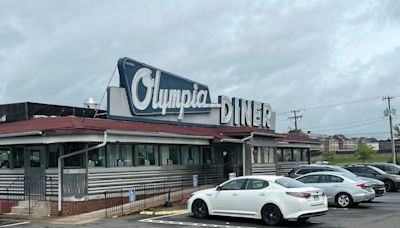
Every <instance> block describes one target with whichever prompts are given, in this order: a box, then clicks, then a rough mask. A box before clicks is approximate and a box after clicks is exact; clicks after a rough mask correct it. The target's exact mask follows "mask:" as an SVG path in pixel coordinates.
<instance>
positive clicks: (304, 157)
mask: <svg viewBox="0 0 400 228" xmlns="http://www.w3.org/2000/svg"><path fill="white" fill-rule="evenodd" d="M301 150H302V161H308V153H309V150H308V149H301Z"/></svg>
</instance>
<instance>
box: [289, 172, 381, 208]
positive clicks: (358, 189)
mask: <svg viewBox="0 0 400 228" xmlns="http://www.w3.org/2000/svg"><path fill="white" fill-rule="evenodd" d="M296 180H298V181H301V182H303V183H304V184H306V185H309V186H312V187H316V188H320V189H323V190H324V192H325V194H326V195H327V197H328V202H329V203H331V204H336V205H337V206H339V207H350V206H352V205H357V204H358V203H361V202H364V201H370V200H372V199H374V198H375V191H374V189H373V188H372V185H371V182H368V181H365V180H362V179H359V178H357V177H352V176H349V175H346V174H343V173H339V172H315V173H309V174H306V175H304V176H301V177H298V178H296Z"/></svg>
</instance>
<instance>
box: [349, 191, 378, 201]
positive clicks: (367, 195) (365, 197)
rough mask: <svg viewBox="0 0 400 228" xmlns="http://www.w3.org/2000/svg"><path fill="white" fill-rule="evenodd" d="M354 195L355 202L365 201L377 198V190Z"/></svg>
mask: <svg viewBox="0 0 400 228" xmlns="http://www.w3.org/2000/svg"><path fill="white" fill-rule="evenodd" d="M352 197H353V202H354V203H360V202H363V201H368V200H372V199H374V198H375V191H374V192H371V193H360V194H357V195H353V196H352Z"/></svg>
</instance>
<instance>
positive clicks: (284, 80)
mask: <svg viewBox="0 0 400 228" xmlns="http://www.w3.org/2000/svg"><path fill="white" fill-rule="evenodd" d="M120 57H130V58H133V59H136V60H139V61H141V62H145V63H147V64H150V65H153V66H155V67H158V68H161V69H164V70H167V71H169V72H173V73H175V74H178V75H181V76H184V77H187V78H190V79H193V80H196V81H198V82H201V83H204V84H206V85H208V86H209V88H210V92H211V95H212V98H213V101H216V97H217V96H218V95H227V96H230V97H233V96H235V97H242V98H247V99H252V100H259V101H263V102H268V103H270V104H271V105H272V108H273V110H274V111H276V112H277V113H278V116H277V131H278V132H287V131H288V130H289V129H290V128H293V127H294V124H293V122H291V121H289V120H288V117H289V116H290V115H291V113H290V112H289V111H290V110H301V112H300V114H301V115H302V116H303V119H302V120H301V121H300V122H299V128H301V129H303V130H305V131H308V130H309V131H311V132H312V133H323V134H334V133H344V134H345V135H346V134H347V135H348V136H373V137H379V138H387V137H388V136H389V134H388V132H389V123H388V121H387V119H384V118H383V110H384V109H385V108H386V106H387V103H385V102H384V101H382V97H383V96H386V95H393V96H397V97H396V98H395V99H394V100H393V102H392V104H393V106H394V107H395V108H397V109H400V107H399V104H400V1H397V0H393V1H384V0H380V1H359V0H357V1H350V0H345V1H336V0H335V1H334V0H331V1H281V0H279V1H265V0H263V1H232V0H229V1H212V0H211V1H188V0H184V1H164V0H163V1H50V0H49V1H37V0H35V1H19V0H10V1H5V0H0V79H1V81H0V103H13V102H22V101H33V102H43V103H51V104H65V105H73V106H82V103H83V101H84V100H85V99H86V98H87V97H94V98H95V99H97V100H100V99H101V96H102V94H103V92H104V90H105V89H106V86H107V82H108V80H109V79H110V77H111V74H112V71H113V69H114V67H115V65H116V63H117V60H118V59H119V58H120ZM117 83H118V81H117V80H113V84H117ZM353 101H359V102H353ZM348 102H350V103H348ZM104 104H105V102H104ZM332 104H342V105H332ZM325 105H328V107H325V108H321V106H325ZM103 106H104V105H103ZM313 107H317V108H316V109H309V108H313ZM318 107H320V108H318ZM399 121H400V120H399V119H398V118H397V117H396V119H395V123H398V122H399Z"/></svg>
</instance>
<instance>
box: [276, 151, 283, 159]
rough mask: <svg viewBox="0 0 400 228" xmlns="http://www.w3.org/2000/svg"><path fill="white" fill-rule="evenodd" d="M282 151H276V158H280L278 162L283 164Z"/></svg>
mask: <svg viewBox="0 0 400 228" xmlns="http://www.w3.org/2000/svg"><path fill="white" fill-rule="evenodd" d="M282 153H283V152H282V149H281V148H278V149H276V156H277V158H278V162H283V155H282Z"/></svg>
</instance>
